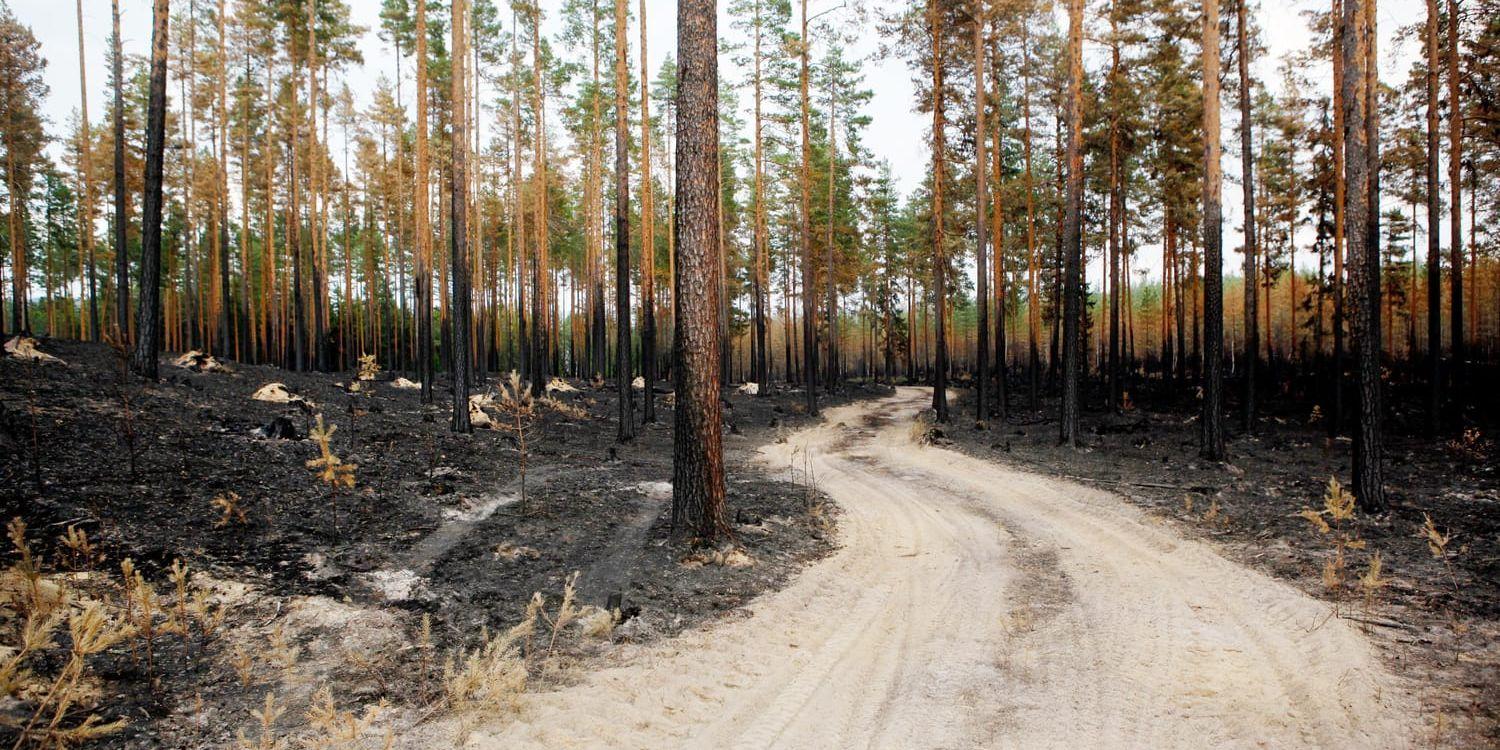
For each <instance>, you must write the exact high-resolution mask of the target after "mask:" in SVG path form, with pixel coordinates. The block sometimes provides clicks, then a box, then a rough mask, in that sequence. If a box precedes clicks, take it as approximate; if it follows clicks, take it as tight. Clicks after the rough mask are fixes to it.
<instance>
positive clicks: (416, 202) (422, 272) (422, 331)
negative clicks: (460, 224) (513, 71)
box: [412, 2, 434, 404]
mask: <svg viewBox="0 0 1500 750" xmlns="http://www.w3.org/2000/svg"><path fill="white" fill-rule="evenodd" d="M416 6H417V28H416V36H417V121H416V124H415V129H416V140H417V143H416V149H417V154H416V156H417V163H416V166H415V167H414V169H415V170H416V173H417V174H416V177H417V194H416V196H415V197H414V198H413V199H412V207H413V208H414V209H415V214H416V215H415V217H414V218H413V230H412V231H413V232H414V233H415V234H416V238H417V263H416V278H415V279H413V283H414V285H415V286H416V314H417V352H416V356H417V375H418V379H419V380H420V381H421V382H422V403H424V404H430V403H432V381H433V379H434V373H433V362H432V228H431V224H430V217H429V216H428V213H427V212H428V210H429V209H430V208H431V205H430V204H431V201H430V200H429V199H428V194H427V179H428V176H429V173H430V172H431V170H432V167H431V165H430V164H429V163H428V153H427V128H428V118H427V86H428V83H429V82H428V80H427V3H425V2H418V3H417V4H416Z"/></svg>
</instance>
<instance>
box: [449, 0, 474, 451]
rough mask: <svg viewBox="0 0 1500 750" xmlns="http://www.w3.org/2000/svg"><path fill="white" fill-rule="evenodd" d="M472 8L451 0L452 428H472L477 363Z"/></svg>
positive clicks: (456, 0)
mask: <svg viewBox="0 0 1500 750" xmlns="http://www.w3.org/2000/svg"><path fill="white" fill-rule="evenodd" d="M467 16H468V10H467V9H466V8H465V7H464V0H453V21H452V24H453V56H452V60H453V113H452V120H453V137H452V138H451V139H450V142H451V143H452V144H453V170H452V172H453V175H452V176H453V183H452V195H451V198H450V200H449V201H448V209H449V211H450V212H451V214H452V229H451V230H450V231H449V232H448V235H449V244H450V247H451V249H452V258H451V260H452V264H453V266H452V268H451V269H450V271H449V283H450V284H451V289H450V290H449V292H450V293H449V295H448V306H449V308H448V317H449V318H450V319H451V320H452V326H451V330H452V335H451V336H449V337H448V338H449V342H448V344H449V349H448V352H449V358H448V359H449V364H450V366H451V367H452V368H453V422H452V425H453V431H454V432H473V427H472V426H471V425H470V424H469V380H470V379H471V377H472V373H471V370H472V369H473V362H472V361H471V359H470V357H469V329H470V327H471V326H470V322H469V316H470V307H469V217H468V213H469V170H468V153H467V152H468V150H469V146H468V144H469V136H468V127H467V124H468V113H467V107H468V93H467V92H466V91H465V88H466V87H465V85H464V82H465V79H464V76H465V71H464V63H465V58H466V57H468V54H467V52H466V51H465V49H464V47H465V39H464V33H465V32H464V26H465V21H466V19H467Z"/></svg>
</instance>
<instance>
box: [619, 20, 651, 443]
mask: <svg viewBox="0 0 1500 750" xmlns="http://www.w3.org/2000/svg"><path fill="white" fill-rule="evenodd" d="M627 8H628V6H627V4H626V2H625V0H615V378H616V380H617V383H616V385H617V390H616V397H617V398H618V401H619V403H618V406H619V412H618V425H617V429H616V432H615V439H616V440H617V441H619V442H622V443H623V442H626V441H628V440H632V439H634V438H635V394H634V392H633V388H632V386H631V382H630V380H631V376H632V375H633V374H634V371H633V369H632V367H631V356H630V355H631V341H630V114H629V111H630V105H629V104H628V101H629V93H628V92H629V90H630V75H629V72H628V71H629V67H628V63H627V62H626V58H627V56H628V54H629V44H628V42H627V41H626V33H625V32H626V30H627V27H628V26H629V24H630V17H629V14H628V11H627ZM646 387H647V388H650V387H651V384H650V383H646Z"/></svg>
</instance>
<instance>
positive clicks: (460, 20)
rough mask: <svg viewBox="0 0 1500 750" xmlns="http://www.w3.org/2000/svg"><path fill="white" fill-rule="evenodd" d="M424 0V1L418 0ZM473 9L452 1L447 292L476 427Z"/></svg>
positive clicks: (462, 427) (460, 407)
mask: <svg viewBox="0 0 1500 750" xmlns="http://www.w3.org/2000/svg"><path fill="white" fill-rule="evenodd" d="M418 2H425V0H418ZM467 16H468V9H467V8H466V7H465V5H464V0H453V20H452V25H453V29H452V31H453V58H452V60H453V74H452V78H453V112H452V118H451V119H452V121H453V137H452V138H451V139H449V140H450V142H451V143H452V145H453V183H452V187H451V198H450V199H449V201H448V209H449V211H450V212H451V213H452V219H451V222H452V226H451V228H450V231H449V232H448V241H449V244H450V246H451V249H452V258H451V262H452V267H451V269H450V272H449V279H450V283H451V284H452V285H453V288H452V290H451V292H450V294H449V295H448V305H449V309H448V317H449V318H450V320H451V323H450V326H449V329H450V331H451V332H452V333H451V335H450V336H449V337H448V339H449V341H448V344H449V349H448V351H449V357H448V360H449V366H450V367H451V368H452V370H453V431H454V432H472V431H473V428H472V427H471V426H470V424H469V380H470V378H471V376H472V372H471V371H472V369H473V362H472V360H471V359H470V357H469V343H470V339H469V335H470V327H471V326H470V323H469V317H470V313H471V312H472V311H471V310H470V308H469V224H468V215H469V171H468V168H469V161H468V153H467V152H468V150H469V136H468V112H467V106H468V96H469V95H468V92H467V91H466V90H465V89H466V86H465V75H466V74H465V72H464V63H465V59H466V58H467V57H468V53H467V51H466V50H465V45H466V43H467V40H466V39H465V31H464V27H465V21H466V20H467Z"/></svg>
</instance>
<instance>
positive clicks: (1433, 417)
mask: <svg viewBox="0 0 1500 750" xmlns="http://www.w3.org/2000/svg"><path fill="white" fill-rule="evenodd" d="M1424 31H1425V40H1424V41H1426V43H1427V434H1428V435H1429V436H1432V435H1435V434H1437V431H1438V429H1439V427H1440V426H1441V423H1442V413H1441V410H1442V404H1443V381H1442V356H1443V321H1442V306H1443V290H1442V283H1443V282H1442V275H1441V274H1442V271H1441V266H1442V252H1443V250H1442V245H1441V244H1440V243H1439V239H1440V238H1439V236H1438V226H1439V224H1440V222H1441V221H1442V218H1441V216H1442V215H1441V211H1442V209H1441V208H1440V207H1439V198H1438V148H1439V147H1438V107H1439V106H1440V104H1439V101H1440V100H1439V99H1438V41H1437V39H1438V4H1437V0H1427V28H1426V29H1424ZM1416 264H1417V258H1416V254H1415V253H1413V254H1412V266H1413V267H1415V266H1416ZM1413 302H1415V299H1413ZM1413 355H1415V352H1413Z"/></svg>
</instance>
